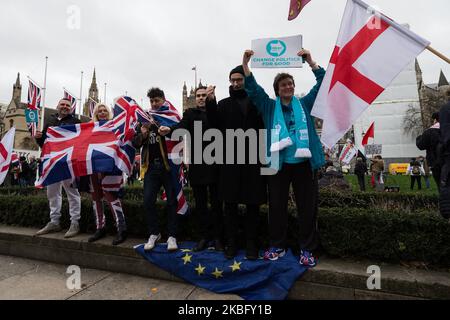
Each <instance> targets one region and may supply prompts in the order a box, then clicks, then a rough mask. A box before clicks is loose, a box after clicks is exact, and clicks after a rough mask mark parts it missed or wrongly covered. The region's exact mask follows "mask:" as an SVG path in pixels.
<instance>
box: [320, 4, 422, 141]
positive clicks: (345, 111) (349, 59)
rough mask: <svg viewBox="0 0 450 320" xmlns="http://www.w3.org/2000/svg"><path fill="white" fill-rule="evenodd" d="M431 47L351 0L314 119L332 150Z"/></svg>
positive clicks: (366, 6) (323, 139)
mask: <svg viewBox="0 0 450 320" xmlns="http://www.w3.org/2000/svg"><path fill="white" fill-rule="evenodd" d="M429 44H430V42H429V41H427V40H425V39H423V38H421V37H419V36H418V35H417V34H415V33H413V32H412V31H410V30H409V29H407V28H405V27H403V26H401V25H399V24H397V23H396V22H395V21H392V20H391V19H389V18H387V17H386V16H384V15H381V14H380V13H378V12H374V10H373V9H371V8H370V7H369V6H368V5H367V4H365V3H364V2H362V1H361V0H348V1H347V6H346V8H345V12H344V17H343V19H342V25H341V30H340V32H339V37H338V40H337V44H336V47H335V49H334V52H333V54H332V56H331V60H330V64H329V65H328V69H327V73H326V75H325V78H324V80H323V82H322V86H321V87H320V90H319V93H318V95H317V98H316V102H315V104H314V108H313V110H312V112H311V114H312V115H313V116H315V117H318V118H320V119H323V127H322V136H321V140H322V143H323V144H324V145H325V146H326V147H328V148H331V147H332V146H334V145H335V144H336V142H337V141H338V140H339V139H340V138H341V137H343V136H344V134H345V133H346V132H347V131H348V130H349V129H350V128H351V126H352V124H353V123H354V122H355V121H356V119H358V118H359V117H360V116H361V114H362V113H363V112H364V111H365V110H366V109H367V108H368V107H369V106H370V105H371V104H372V103H373V102H374V101H375V99H376V98H377V97H378V96H379V95H380V94H381V93H382V92H383V91H384V90H385V89H386V88H387V87H388V86H389V84H390V83H391V82H392V81H393V80H394V79H395V77H396V76H397V75H398V74H399V73H400V72H401V71H402V70H403V69H404V68H405V67H407V66H408V65H409V64H410V63H411V62H412V61H414V59H415V58H416V57H417V56H418V55H419V54H420V53H421V52H422V51H423V50H424V49H425V48H426V47H427V46H428V45H429Z"/></svg>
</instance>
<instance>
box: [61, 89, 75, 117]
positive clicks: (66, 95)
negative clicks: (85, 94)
mask: <svg viewBox="0 0 450 320" xmlns="http://www.w3.org/2000/svg"><path fill="white" fill-rule="evenodd" d="M64 99H68V100H69V101H70V111H71V113H72V114H75V113H76V112H77V98H75V96H74V95H73V94H71V93H70V92H69V91H67V90H66V89H65V88H64Z"/></svg>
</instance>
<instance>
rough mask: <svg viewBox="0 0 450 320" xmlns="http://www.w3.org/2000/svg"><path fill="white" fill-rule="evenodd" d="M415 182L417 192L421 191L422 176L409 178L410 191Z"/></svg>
mask: <svg viewBox="0 0 450 320" xmlns="http://www.w3.org/2000/svg"><path fill="white" fill-rule="evenodd" d="M416 181H417V186H418V187H419V190H422V176H411V190H413V189H414V184H415V183H416Z"/></svg>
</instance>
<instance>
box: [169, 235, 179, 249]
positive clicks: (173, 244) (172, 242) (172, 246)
mask: <svg viewBox="0 0 450 320" xmlns="http://www.w3.org/2000/svg"><path fill="white" fill-rule="evenodd" d="M167 250H168V251H176V250H178V245H177V239H175V238H174V237H169V239H167Z"/></svg>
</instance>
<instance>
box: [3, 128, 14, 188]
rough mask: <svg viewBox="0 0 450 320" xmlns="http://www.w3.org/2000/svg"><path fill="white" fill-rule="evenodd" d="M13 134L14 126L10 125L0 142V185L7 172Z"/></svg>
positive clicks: (12, 145) (12, 144)
mask: <svg viewBox="0 0 450 320" xmlns="http://www.w3.org/2000/svg"><path fill="white" fill-rule="evenodd" d="M15 134H16V128H14V127H12V128H11V129H10V130H9V131H8V132H7V133H6V134H5V136H4V137H3V139H2V141H1V142H0V185H1V184H2V183H3V181H4V180H5V177H6V175H7V174H8V170H9V165H10V163H11V157H12V153H13V152H12V151H13V147H14V136H15Z"/></svg>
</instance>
